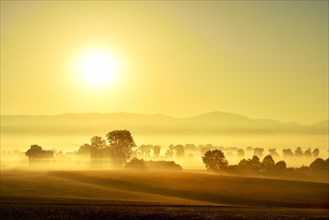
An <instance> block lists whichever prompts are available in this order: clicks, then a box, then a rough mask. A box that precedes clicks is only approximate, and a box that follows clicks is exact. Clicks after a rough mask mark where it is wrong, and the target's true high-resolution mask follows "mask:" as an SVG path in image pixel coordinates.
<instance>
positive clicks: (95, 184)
mask: <svg viewBox="0 0 329 220" xmlns="http://www.w3.org/2000/svg"><path fill="white" fill-rule="evenodd" d="M328 191H329V184H328V183H320V182H306V181H291V180H278V179H268V178H267V179H262V178H252V177H238V176H226V175H214V174H206V173H192V172H138V171H136V172H135V171H134V172H132V171H99V170H88V171H48V172H46V171H23V170H8V171H5V170H2V171H1V207H0V211H1V214H0V217H1V219H12V218H14V219H22V217H23V216H24V217H25V219H26V218H28V219H44V218H48V219H52V218H53V219H57V218H64V219H71V218H73V219H76V218H87V219H90V218H94V219H100V218H102V219H104V218H107V219H111V218H121V219H123V218H125V219H127V218H128V219H140V218H142V219H145V218H146V219H147V218H149V219H150V218H155V217H157V218H160V219H170V218H179V219H182V218H183V219H193V218H194V219H200V218H208V219H218V218H224V219H235V218H244V219H255V218H260V217H262V218H263V217H264V218H266V219H277V218H279V219H297V218H298V219H328V216H329V215H328V214H329V213H328V211H329V198H328V194H329V192H328Z"/></svg>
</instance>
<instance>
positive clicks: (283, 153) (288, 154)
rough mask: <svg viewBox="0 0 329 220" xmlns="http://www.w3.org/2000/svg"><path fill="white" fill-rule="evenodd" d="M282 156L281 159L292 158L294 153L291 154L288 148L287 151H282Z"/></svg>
mask: <svg viewBox="0 0 329 220" xmlns="http://www.w3.org/2000/svg"><path fill="white" fill-rule="evenodd" d="M282 155H283V157H292V156H294V153H293V152H292V150H291V149H290V148H288V149H283V150H282Z"/></svg>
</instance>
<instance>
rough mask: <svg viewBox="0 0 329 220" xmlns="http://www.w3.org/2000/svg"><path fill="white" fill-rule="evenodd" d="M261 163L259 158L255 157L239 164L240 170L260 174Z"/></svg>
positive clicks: (243, 160)
mask: <svg viewBox="0 0 329 220" xmlns="http://www.w3.org/2000/svg"><path fill="white" fill-rule="evenodd" d="M260 166H261V163H260V161H259V158H258V157H257V156H253V157H252V159H248V160H246V159H242V160H241V161H240V162H239V164H238V169H239V170H242V171H244V172H250V171H253V172H258V171H259V170H260Z"/></svg>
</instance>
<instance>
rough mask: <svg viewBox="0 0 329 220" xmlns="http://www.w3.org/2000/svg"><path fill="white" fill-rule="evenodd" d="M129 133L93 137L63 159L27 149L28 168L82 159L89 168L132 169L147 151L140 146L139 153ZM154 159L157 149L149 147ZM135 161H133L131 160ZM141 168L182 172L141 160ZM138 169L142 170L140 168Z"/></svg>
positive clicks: (175, 167) (165, 163)
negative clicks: (46, 163) (85, 160)
mask: <svg viewBox="0 0 329 220" xmlns="http://www.w3.org/2000/svg"><path fill="white" fill-rule="evenodd" d="M134 148H137V146H136V144H135V142H134V139H133V137H132V135H131V133H130V132H129V131H128V130H114V131H111V132H109V133H108V134H107V135H106V139H104V138H102V137H99V136H94V137H92V138H91V140H90V143H89V144H88V143H86V144H83V145H82V146H80V148H79V149H78V150H77V151H76V152H74V153H71V154H69V155H64V154H63V153H62V152H57V151H56V150H55V149H53V150H44V149H43V148H42V147H41V146H38V145H32V146H31V147H30V149H28V150H27V151H26V152H25V155H26V156H27V157H28V158H29V162H30V164H38V163H39V162H46V161H54V160H55V159H58V160H61V161H63V160H65V159H68V158H70V159H72V157H75V159H78V160H80V159H83V158H88V160H89V163H90V164H91V166H92V167H99V166H103V167H106V166H107V167H110V166H111V167H116V168H122V167H126V168H131V166H133V165H134V164H135V165H136V163H135V162H136V160H138V159H137V158H136V156H137V155H139V156H141V155H140V154H142V156H145V157H147V155H148V153H149V151H150V148H149V146H148V147H143V146H140V147H139V148H138V149H139V150H140V151H138V150H135V149H134ZM152 150H153V154H152V155H153V157H157V158H158V157H159V155H160V146H156V147H152ZM131 158H135V159H136V160H131V161H130V159H131ZM128 161H129V162H128ZM141 163H142V164H143V167H144V168H147V169H173V170H181V169H182V168H181V166H180V165H178V164H176V163H175V162H174V161H144V160H140V161H139V162H137V165H139V164H141ZM140 167H141V166H140Z"/></svg>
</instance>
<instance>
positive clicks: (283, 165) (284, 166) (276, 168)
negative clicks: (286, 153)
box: [274, 160, 287, 171]
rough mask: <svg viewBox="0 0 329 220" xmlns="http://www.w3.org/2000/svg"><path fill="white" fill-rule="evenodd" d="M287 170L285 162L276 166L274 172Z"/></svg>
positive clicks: (280, 162)
mask: <svg viewBox="0 0 329 220" xmlns="http://www.w3.org/2000/svg"><path fill="white" fill-rule="evenodd" d="M286 169H287V164H286V162H284V161H283V160H281V161H279V162H277V163H276V164H275V166H274V170H276V171H284V170H286Z"/></svg>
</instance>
